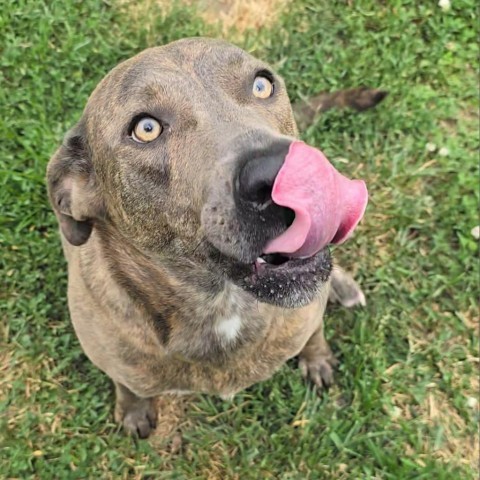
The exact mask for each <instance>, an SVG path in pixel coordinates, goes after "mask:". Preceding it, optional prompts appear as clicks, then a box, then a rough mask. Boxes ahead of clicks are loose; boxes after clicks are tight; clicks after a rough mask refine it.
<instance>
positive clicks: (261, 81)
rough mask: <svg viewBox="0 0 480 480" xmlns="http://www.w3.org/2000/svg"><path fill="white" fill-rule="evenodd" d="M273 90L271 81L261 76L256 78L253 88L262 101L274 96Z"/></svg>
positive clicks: (254, 93)
mask: <svg viewBox="0 0 480 480" xmlns="http://www.w3.org/2000/svg"><path fill="white" fill-rule="evenodd" d="M273 90H274V86H273V82H272V81H271V80H269V79H268V78H266V77H263V76H261V75H259V76H258V77H255V80H254V81H253V88H252V92H253V95H254V96H255V97H257V98H262V99H265V98H269V97H271V96H272V95H273Z"/></svg>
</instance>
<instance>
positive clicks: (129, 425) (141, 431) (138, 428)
mask: <svg viewBox="0 0 480 480" xmlns="http://www.w3.org/2000/svg"><path fill="white" fill-rule="evenodd" d="M115 420H116V421H117V422H118V423H121V424H122V425H123V427H124V428H125V430H126V431H127V433H129V434H130V435H133V436H135V437H138V438H147V437H148V436H150V434H151V433H152V431H153V430H155V428H156V427H157V410H156V408H155V405H154V402H153V400H151V399H141V400H139V401H136V402H134V403H131V404H130V405H128V408H127V409H126V410H123V409H122V408H119V407H118V406H117V408H116V409H115Z"/></svg>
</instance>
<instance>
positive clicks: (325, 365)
mask: <svg viewBox="0 0 480 480" xmlns="http://www.w3.org/2000/svg"><path fill="white" fill-rule="evenodd" d="M299 358H300V361H299V367H300V371H301V372H302V375H303V376H304V378H309V379H310V380H311V381H312V382H313V383H314V384H315V386H316V387H317V391H318V392H319V393H320V392H321V391H322V389H323V388H328V387H330V386H331V385H332V383H333V370H334V368H335V366H336V365H337V364H338V360H337V359H336V358H335V357H334V355H333V353H332V351H331V350H330V347H329V345H328V343H327V341H326V340H325V336H324V334H323V320H322V324H321V325H320V327H319V328H318V330H317V331H316V332H315V333H314V334H313V335H312V336H311V337H310V339H309V340H308V342H307V344H306V345H305V347H304V348H303V350H302V351H301V352H300V356H299Z"/></svg>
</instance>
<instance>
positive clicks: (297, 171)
mask: <svg viewBox="0 0 480 480" xmlns="http://www.w3.org/2000/svg"><path fill="white" fill-rule="evenodd" d="M272 200H273V201H274V203H276V204H277V205H280V206H282V207H287V208H290V209H291V210H293V211H294V212H295V220H294V221H293V223H292V225H290V227H289V228H288V229H287V230H286V231H285V232H283V233H282V234H281V235H280V236H279V237H277V238H275V239H273V240H271V241H270V242H269V243H268V244H267V246H266V248H265V251H264V253H284V254H288V256H290V257H311V256H312V255H315V254H316V253H317V252H319V251H320V250H321V249H322V248H324V247H325V246H326V245H328V244H329V243H342V242H344V241H345V240H346V239H347V238H348V237H349V236H350V235H351V233H352V232H353V230H354V229H355V227H356V226H357V224H358V222H359V221H360V220H361V218H362V216H363V213H364V212H365V208H366V207H367V202H368V192H367V187H366V186H365V182H363V181H362V180H349V179H348V178H346V177H344V176H343V175H341V174H340V173H339V172H337V170H335V168H334V167H333V165H332V164H331V163H330V162H329V161H328V160H327V158H326V157H325V155H324V154H323V153H322V152H321V151H320V150H316V149H315V148H312V147H309V146H308V145H306V144H305V143H303V142H298V141H297V142H293V143H292V144H291V145H290V148H289V151H288V154H287V157H286V158H285V162H284V164H283V166H282V168H281V169H280V171H279V172H278V174H277V177H276V178H275V182H274V184H273V189H272Z"/></svg>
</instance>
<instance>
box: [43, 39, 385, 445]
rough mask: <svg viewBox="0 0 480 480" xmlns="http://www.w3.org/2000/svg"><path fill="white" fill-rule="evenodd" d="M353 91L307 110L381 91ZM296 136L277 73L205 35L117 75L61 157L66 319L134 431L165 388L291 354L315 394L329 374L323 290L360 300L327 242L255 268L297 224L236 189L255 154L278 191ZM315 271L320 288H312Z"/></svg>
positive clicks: (232, 379)
mask: <svg viewBox="0 0 480 480" xmlns="http://www.w3.org/2000/svg"><path fill="white" fill-rule="evenodd" d="M259 78H260V79H261V80H260V85H258V82H259V80H258V79H259ZM255 82H257V83H256V84H255ZM254 84H255V85H256V87H257V88H256V89H255V88H254V89H253V90H252V85H254ZM355 91H356V90H354V91H350V92H346V93H345V94H338V93H337V94H334V95H332V96H328V95H323V96H322V95H321V96H319V97H317V98H316V100H314V102H313V103H309V102H306V103H304V104H302V105H300V106H299V107H298V112H299V115H300V117H301V118H302V121H304V120H305V119H306V120H307V121H310V120H311V119H312V118H313V116H314V115H315V113H316V112H317V111H322V110H325V109H326V108H330V107H332V106H345V105H347V106H348V105H352V106H354V107H355V101H354V100H352V101H349V100H348V98H349V96H350V97H352V98H353V99H358V98H359V97H365V96H366V97H365V98H367V101H366V103H365V102H364V103H365V104H364V105H363V107H365V108H367V107H369V106H373V105H374V104H375V103H377V102H378V101H379V100H381V98H380V97H381V96H382V95H381V92H380V93H379V92H377V91H373V90H372V91H370V90H367V91H365V90H358V92H359V94H358V95H355V94H354V93H352V92H355ZM365 92H366V93H365ZM345 99H347V101H346V100H345ZM360 109H361V108H360ZM297 136H298V131H297V126H296V123H295V120H294V115H293V113H292V107H291V104H290V101H289V99H288V96H287V92H286V89H285V85H284V82H283V81H282V79H281V78H280V77H279V76H278V75H277V74H276V73H274V71H273V70H272V69H271V67H270V66H268V65H267V64H266V63H263V62H261V61H259V60H257V59H255V58H252V57H251V56H250V55H248V54H247V53H245V52H244V51H242V50H241V49H239V48H237V47H234V46H232V45H230V44H228V43H225V42H223V41H217V40H209V39H201V38H195V39H185V40H181V41H178V42H174V43H172V44H169V45H167V46H163V47H159V48H151V49H148V50H146V51H144V52H142V53H140V54H139V55H137V56H136V57H134V58H132V59H130V60H128V61H125V62H124V63H121V64H120V65H119V66H117V67H116V68H115V69H113V71H111V72H110V73H109V74H108V75H107V76H106V78H105V79H104V80H103V81H101V82H100V84H99V85H98V86H97V88H96V89H95V91H94V92H93V94H92V95H91V97H90V99H89V101H88V103H87V106H86V108H85V111H84V112H83V115H82V117H81V119H80V121H79V122H78V124H77V125H76V126H75V127H74V128H73V129H72V130H71V131H70V132H69V133H68V134H67V136H66V138H65V140H64V143H63V145H62V146H61V147H60V148H59V149H58V150H57V152H56V153H55V155H54V156H53V158H52V159H51V161H50V163H49V165H48V171H47V180H48V188H49V196H50V201H51V203H52V205H53V209H54V211H55V214H56V216H57V218H58V220H59V224H60V229H61V233H62V243H63V249H64V253H65V256H66V258H67V261H68V277H69V283H68V304H69V309H70V314H71V318H72V321H73V325H74V327H75V331H76V333H77V335H78V338H79V340H80V343H81V345H82V347H83V349H84V351H85V353H86V354H87V356H88V357H89V358H90V360H91V361H92V362H93V363H94V364H95V365H96V366H97V367H98V368H100V369H101V370H103V371H104V372H105V373H106V374H107V375H109V376H110V377H111V378H112V379H113V381H114V382H115V386H116V393H117V400H116V409H115V418H116V420H117V421H118V422H121V423H123V425H124V426H125V427H126V429H127V430H128V431H129V432H131V433H134V434H136V435H138V436H140V437H147V436H148V435H149V434H150V432H151V430H152V429H153V428H155V422H156V415H157V413H156V412H155V409H154V402H153V399H154V397H155V396H157V395H159V394H161V393H164V392H190V391H194V392H205V393H210V394H217V395H220V396H222V397H229V396H231V395H233V394H234V393H235V392H238V391H239V390H241V389H244V388H245V387H248V386H249V385H252V384H253V383H255V382H259V381H262V380H265V379H267V378H269V377H270V376H271V375H272V374H273V373H274V372H275V371H276V370H277V369H278V368H279V367H280V366H281V365H283V364H284V363H285V361H286V360H288V359H289V358H292V357H294V356H296V355H300V365H301V368H302V371H303V373H304V374H305V375H306V376H307V375H308V376H309V377H310V378H311V379H312V380H313V381H314V383H315V384H316V385H317V386H318V387H319V388H321V387H322V386H328V385H329V384H330V383H331V382H332V366H333V365H334V363H335V360H334V357H333V355H332V353H331V351H330V349H329V347H328V345H327V343H326V341H325V339H324V336H323V323H322V316H323V312H324V309H325V305H326V303H327V300H328V298H329V295H330V297H331V298H332V299H336V300H338V301H340V302H341V303H344V304H346V305H348V306H351V305H353V304H356V303H362V302H363V301H364V299H363V294H362V292H361V290H360V289H359V288H358V286H357V285H356V283H355V282H354V281H353V280H352V279H351V277H350V276H349V275H348V274H346V273H345V272H342V271H341V270H338V271H335V270H334V271H333V279H334V282H333V288H332V289H331V283H330V277H331V276H332V274H331V269H332V263H331V258H330V254H329V251H328V248H325V249H323V250H322V251H321V252H319V253H318V254H317V255H315V259H314V260H311V261H310V260H308V261H307V260H298V259H290V260H289V259H283V262H281V264H276V263H280V262H279V261H278V259H277V262H275V261H272V262H271V263H270V264H269V263H268V262H267V265H266V267H265V268H264V269H263V270H262V271H263V274H260V273H258V272H257V273H258V275H257V274H256V273H255V262H256V259H258V257H259V256H260V255H261V254H262V248H263V246H264V245H265V243H266V242H267V241H268V240H269V239H271V238H273V237H275V236H278V235H279V234H280V233H281V232H282V231H284V230H285V229H286V228H287V227H288V225H289V223H291V218H290V219H289V218H288V217H289V215H288V212H286V211H285V210H286V209H283V208H282V207H278V206H276V205H272V204H271V202H270V204H268V205H267V206H266V207H265V205H264V206H263V207H265V208H263V207H262V209H260V208H257V207H258V205H259V203H258V198H257V197H258V195H260V193H259V192H258V191H251V192H249V195H250V196H251V198H249V196H248V195H240V197H241V198H239V194H238V190H239V189H242V188H244V186H242V185H240V186H239V185H238V181H237V179H238V174H239V170H241V169H242V168H243V167H244V166H245V165H246V164H248V162H249V161H251V159H256V164H257V165H263V167H261V166H260V167H259V168H256V169H254V171H253V173H252V178H253V181H254V184H255V185H257V184H258V182H257V183H255V181H257V180H259V181H260V184H261V187H259V188H261V189H262V192H261V194H262V195H265V194H267V196H268V188H271V185H272V181H273V179H274V177H275V173H276V171H275V172H273V173H272V169H271V168H270V167H269V165H271V164H272V163H274V164H277V165H278V163H279V162H278V159H280V158H284V157H285V154H286V149H287V147H288V145H289V144H290V143H291V142H292V141H293V140H294V139H295V138H296V137H297ZM259 159H260V160H261V161H258V160H259ZM265 166H266V167H265ZM277 171H278V168H277ZM249 188H250V187H249ZM252 188H254V189H255V187H252ZM265 188H266V189H267V191H266V192H265ZM271 259H272V258H271V257H270V260H271ZM312 262H313V263H312ZM262 263H263V262H262ZM305 265H309V268H312V265H313V269H314V271H315V277H314V278H315V281H314V284H313V285H312V282H305V284H304V282H303V281H302V275H301V273H302V271H303V270H304V269H305V268H307V267H306V266H305ZM252 278H254V279H253V280H252ZM307 283H308V284H307ZM279 285H281V286H282V288H280V287H279Z"/></svg>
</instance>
